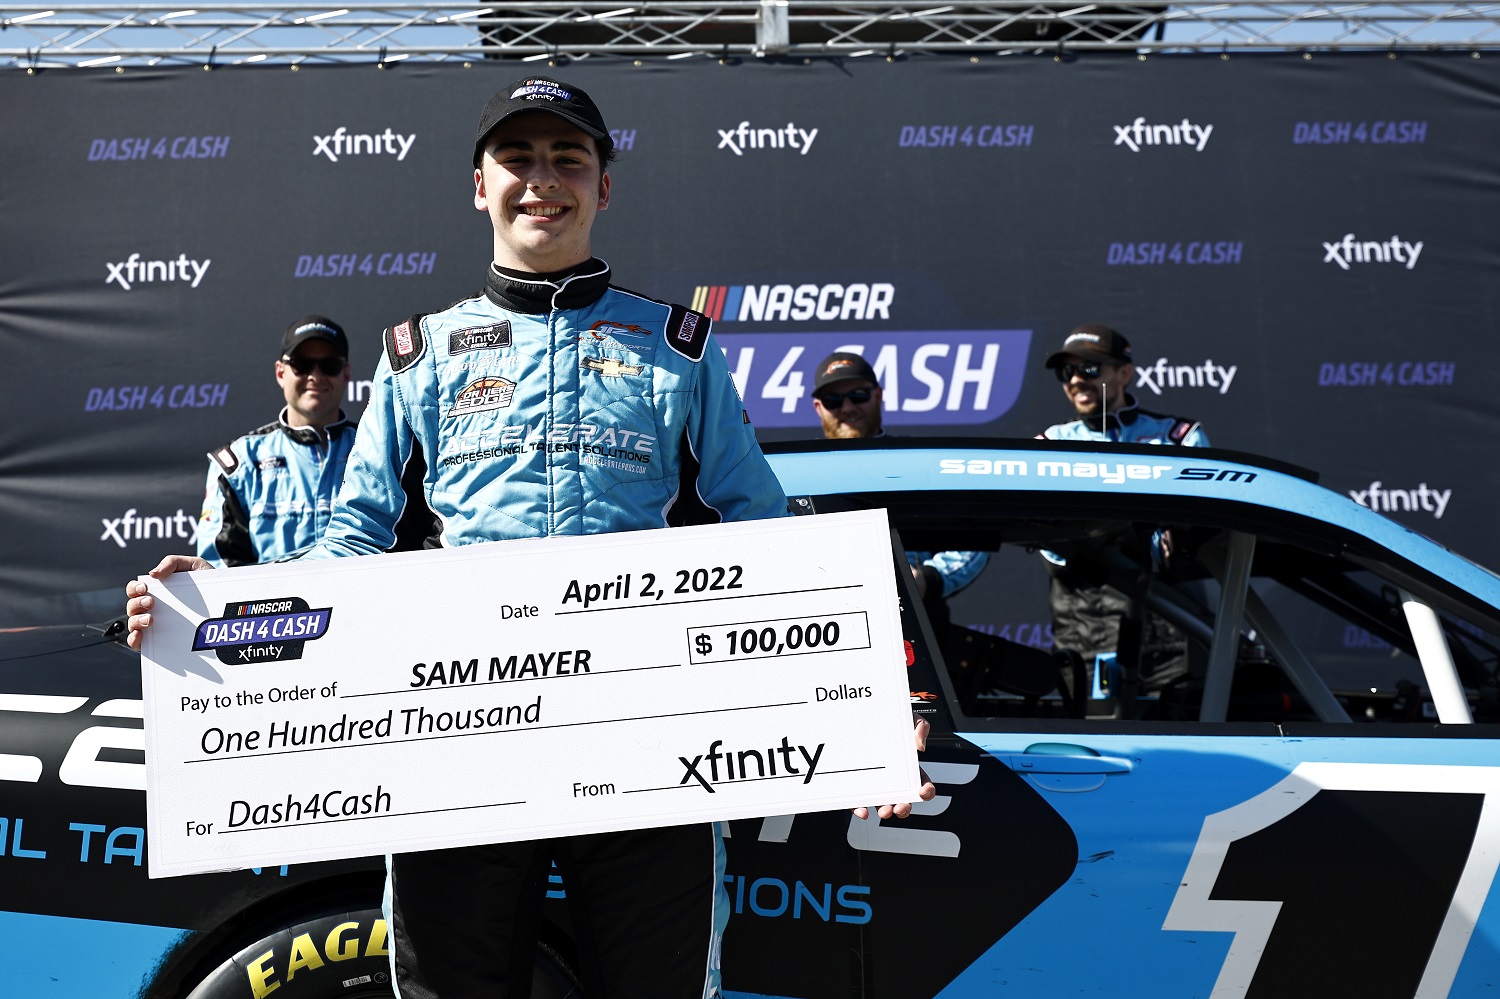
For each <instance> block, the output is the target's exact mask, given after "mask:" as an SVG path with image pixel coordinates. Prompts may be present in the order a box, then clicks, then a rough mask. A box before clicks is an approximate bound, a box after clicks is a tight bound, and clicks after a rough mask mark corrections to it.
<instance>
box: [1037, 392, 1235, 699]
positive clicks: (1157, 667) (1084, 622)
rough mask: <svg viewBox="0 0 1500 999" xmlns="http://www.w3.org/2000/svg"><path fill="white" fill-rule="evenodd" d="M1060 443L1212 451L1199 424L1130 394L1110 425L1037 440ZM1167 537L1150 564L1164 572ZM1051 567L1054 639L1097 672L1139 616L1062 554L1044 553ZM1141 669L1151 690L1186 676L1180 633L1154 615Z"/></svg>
mask: <svg viewBox="0 0 1500 999" xmlns="http://www.w3.org/2000/svg"><path fill="white" fill-rule="evenodd" d="M1037 436H1038V437H1044V438H1046V439H1048V440H1055V441H1109V442H1111V443H1116V444H1165V445H1182V446H1183V447H1208V446H1209V444H1208V435H1207V434H1206V433H1204V432H1203V428H1202V427H1201V426H1199V424H1198V421H1196V420H1187V419H1182V418H1180V417H1176V416H1168V415H1165V414H1163V413H1153V412H1150V411H1149V410H1144V409H1141V408H1140V407H1139V406H1138V405H1137V404H1136V400H1135V397H1134V396H1132V395H1130V394H1129V393H1126V395H1125V405H1124V406H1123V407H1121V408H1120V409H1119V410H1118V411H1116V412H1113V413H1110V414H1109V416H1108V418H1107V419H1104V420H1100V419H1097V418H1096V419H1093V420H1087V419H1085V420H1074V421H1073V422H1072V423H1059V424H1057V425H1056V426H1051V427H1048V428H1047V429H1046V430H1044V431H1042V432H1041V433H1040V434H1037ZM1163 540H1164V537H1163V532H1162V531H1161V530H1157V531H1155V532H1153V534H1152V536H1151V542H1150V548H1151V551H1150V553H1149V558H1150V561H1151V564H1152V565H1154V566H1156V567H1158V568H1159V567H1160V564H1161V562H1162V561H1163V559H1162V553H1163V551H1164V550H1165V549H1164V544H1163ZM1042 556H1043V557H1044V558H1045V559H1046V560H1047V561H1048V562H1050V563H1051V569H1050V571H1051V574H1052V579H1051V604H1052V639H1053V643H1054V644H1055V646H1056V647H1057V648H1060V649H1072V650H1073V651H1075V652H1078V653H1079V654H1080V655H1081V656H1082V657H1083V659H1084V663H1085V665H1086V667H1087V668H1088V669H1089V670H1090V673H1091V675H1092V670H1093V666H1094V657H1095V656H1098V655H1100V654H1103V653H1109V652H1115V651H1116V650H1117V647H1118V645H1119V636H1120V621H1121V620H1122V619H1123V618H1126V617H1130V616H1132V614H1137V615H1138V611H1136V610H1135V609H1134V607H1133V605H1132V602H1131V600H1130V598H1129V597H1128V596H1126V595H1125V594H1123V593H1121V592H1120V591H1119V590H1116V589H1115V588H1114V587H1112V586H1108V585H1106V584H1105V583H1103V582H1102V581H1100V580H1099V579H1096V578H1089V577H1088V576H1086V575H1084V574H1081V573H1080V572H1079V571H1078V567H1077V566H1076V565H1075V566H1074V567H1073V568H1071V569H1070V568H1069V566H1068V560H1067V558H1066V557H1064V556H1063V555H1061V554H1058V553H1057V552H1051V551H1046V550H1045V549H1044V550H1043V551H1042ZM1143 630H1144V635H1143V638H1142V643H1141V644H1142V653H1141V663H1140V665H1141V669H1142V673H1143V676H1144V677H1145V680H1146V683H1147V685H1148V686H1161V685H1163V684H1165V683H1168V682H1171V681H1172V680H1174V679H1177V678H1179V677H1181V676H1183V675H1185V673H1186V670H1187V662H1186V657H1185V654H1183V653H1182V648H1183V639H1182V636H1181V634H1180V633H1179V632H1177V631H1176V630H1175V629H1173V628H1172V627H1171V626H1170V625H1168V624H1166V622H1164V621H1162V620H1160V619H1159V618H1156V617H1155V616H1154V615H1146V616H1145V621H1144V625H1143Z"/></svg>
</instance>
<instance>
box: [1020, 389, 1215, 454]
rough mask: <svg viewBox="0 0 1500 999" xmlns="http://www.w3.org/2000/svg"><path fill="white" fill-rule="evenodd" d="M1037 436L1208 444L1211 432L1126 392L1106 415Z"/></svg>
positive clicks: (1137, 442)
mask: <svg viewBox="0 0 1500 999" xmlns="http://www.w3.org/2000/svg"><path fill="white" fill-rule="evenodd" d="M1037 436H1038V437H1045V438H1046V439H1047V440H1051V441H1109V442H1111V443H1114V444H1181V445H1182V446H1183V447H1208V446H1209V445H1208V435H1207V434H1205V433H1204V432H1203V428H1202V427H1201V426H1199V425H1198V421H1197V420H1184V419H1181V418H1179V417H1176V416H1167V415H1165V414H1163V413H1153V412H1151V411H1150V410H1145V409H1141V408H1140V406H1138V405H1137V404H1136V401H1135V396H1133V395H1131V394H1130V393H1128V392H1127V393H1125V405H1124V406H1122V407H1121V408H1120V409H1119V411H1117V412H1114V413H1110V414H1109V416H1108V417H1106V418H1104V419H1102V420H1101V419H1097V418H1095V419H1084V420H1074V421H1073V422H1072V423H1059V424H1057V425H1055V426H1051V427H1048V428H1047V429H1046V430H1043V431H1042V432H1041V433H1039V434H1037Z"/></svg>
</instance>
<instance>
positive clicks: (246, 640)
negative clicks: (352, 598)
mask: <svg viewBox="0 0 1500 999" xmlns="http://www.w3.org/2000/svg"><path fill="white" fill-rule="evenodd" d="M332 616H333V608H332V607H318V608H313V607H309V606H308V604H307V601H306V600H303V599H302V598H301V597H274V598H272V599H270V600H256V601H251V602H247V603H230V604H225V605H224V616H223V617H215V618H209V619H208V620H207V621H204V622H202V623H201V624H199V625H198V630H197V631H195V632H194V633H193V651H194V652H213V653H214V654H215V655H216V656H218V658H219V662H221V663H225V664H227V665H234V664H236V663H252V662H283V661H285V660H289V659H301V658H302V648H303V646H304V644H305V643H307V642H311V641H315V640H316V639H319V638H322V637H323V636H324V635H326V634H328V621H329V619H330V618H331V617H332Z"/></svg>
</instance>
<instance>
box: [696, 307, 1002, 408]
mask: <svg viewBox="0 0 1500 999" xmlns="http://www.w3.org/2000/svg"><path fill="white" fill-rule="evenodd" d="M1031 335H1032V333H1031V330H920V331H915V332H896V331H884V330H882V331H880V332H859V333H801V332H798V333H734V334H726V335H722V336H719V337H718V340H719V345H720V346H721V347H722V348H723V350H724V355H725V357H727V358H728V360H729V370H730V372H731V373H732V374H733V376H734V384H735V387H736V388H737V389H738V390H739V393H740V398H741V399H743V400H744V402H745V407H746V409H747V410H748V411H749V414H750V419H751V421H752V422H754V423H755V425H756V426H759V427H816V426H817V425H818V417H817V414H816V413H815V412H814V411H813V407H812V399H811V398H810V396H811V393H812V384H813V369H814V368H815V367H816V366H817V364H818V362H819V361H821V360H822V359H823V358H825V357H827V356H828V355H829V354H831V353H833V352H834V351H850V352H853V353H856V354H861V355H863V356H864V357H865V359H866V360H868V361H869V362H870V365H871V367H873V368H874V369H875V376H876V378H878V379H879V380H880V384H881V387H882V390H883V405H884V410H885V418H884V419H885V423H886V424H887V425H889V426H901V425H913V424H931V423H944V424H972V423H989V422H991V421H993V420H997V419H999V418H1000V417H1001V416H1004V415H1005V414H1006V413H1007V412H1009V411H1010V409H1011V407H1012V406H1014V405H1015V404H1016V400H1017V399H1018V398H1019V397H1020V394H1021V383H1022V380H1023V379H1024V377H1025V376H1026V359H1027V353H1028V351H1029V350H1030V348H1031Z"/></svg>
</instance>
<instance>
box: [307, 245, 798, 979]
mask: <svg viewBox="0 0 1500 999" xmlns="http://www.w3.org/2000/svg"><path fill="white" fill-rule="evenodd" d="M709 327H710V322H709V320H708V319H707V318H706V317H704V316H702V315H700V314H698V313H695V312H690V311H688V310H686V309H684V308H682V307H681V306H676V305H665V304H662V303H660V302H655V301H652V300H650V299H647V298H643V297H641V296H640V295H636V294H633V293H631V292H627V291H622V290H620V289H617V288H613V287H610V286H609V267H608V265H606V264H605V263H604V262H603V261H600V260H597V259H595V260H590V261H588V262H587V263H586V264H584V265H582V266H581V267H578V268H574V269H573V270H572V271H570V272H565V273H563V274H560V275H552V276H542V275H523V274H519V273H516V272H503V273H502V272H501V271H499V270H498V269H497V268H495V267H493V266H492V267H491V268H490V270H489V273H488V277H487V280H486V283H485V289H484V294H483V295H481V296H478V297H475V298H471V299H468V300H466V301H463V302H459V303H458V304H457V305H454V306H452V307H450V308H449V309H447V310H446V311H443V312H439V313H435V314H432V315H427V316H413V317H412V318H411V319H408V320H407V321H406V322H404V323H401V324H400V325H398V326H395V327H393V328H392V329H388V330H386V331H385V345H384V346H385V349H384V355H383V356H382V358H381V360H380V363H379V366H378V367H377V369H376V372H375V381H374V387H373V395H372V398H371V401H370V404H369V407H368V408H367V409H366V411H365V414H364V416H363V418H362V421H361V427H360V433H359V439H358V441H357V442H356V444H355V447H354V452H353V454H352V455H351V457H350V459H349V470H348V474H347V476H346V478H345V481H344V488H343V490H342V491H341V492H340V494H339V497H338V503H337V504H336V507H335V510H334V515H333V522H332V525H331V526H330V528H329V530H328V532H327V533H326V534H325V536H324V538H323V540H322V542H321V543H320V544H319V545H317V546H316V547H315V548H313V549H312V550H311V551H310V552H309V553H308V555H307V557H308V558H327V557H333V556H341V555H358V554H364V553H369V552H381V551H386V550H389V549H391V548H393V547H413V544H412V533H413V532H415V533H417V534H421V535H423V539H422V540H423V543H425V544H426V545H428V546H439V545H441V546H450V545H464V544H471V543H475V542H481V541H493V540H498V539H509V538H537V537H547V536H552V535H579V534H604V533H609V532H613V531H636V530H644V529H648V528H659V527H667V526H676V525H680V524H692V523H712V522H716V521H742V520H758V519H763V518H770V517H781V516H787V515H788V509H787V500H786V496H785V495H784V494H783V492H782V489H781V485H780V484H779V483H778V482H777V481H776V477H775V475H774V474H773V473H772V472H771V468H770V466H769V465H768V464H767V462H766V460H765V457H764V456H763V455H762V454H761V451H760V447H759V445H758V444H757V443H756V439H755V431H754V428H752V427H751V425H750V420H749V417H748V415H747V414H746V412H745V409H744V406H743V404H742V403H741V402H740V399H739V395H738V394H737V392H736V391H735V387H734V383H733V381H732V380H731V378H730V375H729V367H728V364H727V362H726V361H725V359H724V355H723V352H722V351H721V350H720V349H719V347H718V344H717V342H716V341H715V340H714V339H712V338H711V337H710V336H709ZM436 624H437V625H438V626H439V627H440V626H441V623H440V622H436ZM553 862H556V863H557V865H558V866H559V867H560V868H561V870H562V875H563V879H564V884H565V886H566V890H567V892H568V898H569V905H570V920H571V921H572V924H573V926H574V927H575V929H577V930H578V932H579V933H580V934H581V935H586V936H587V937H588V938H589V940H590V943H589V945H588V946H581V947H580V960H581V961H583V973H584V976H585V983H588V982H589V981H590V980H593V981H600V980H601V979H607V980H609V983H610V984H609V985H608V986H607V988H608V989H615V988H618V989H620V990H621V991H620V993H619V994H622V995H623V994H631V995H634V994H637V992H635V991H631V990H632V989H638V990H640V992H639V994H648V993H649V994H652V995H662V996H694V997H698V996H716V995H718V991H719V970H718V969H719V946H720V945H719V941H720V939H721V936H722V933H723V930H724V927H725V925H726V923H727V922H728V917H729V909H728V897H727V895H726V894H725V892H724V888H723V871H724V849H723V844H722V842H721V841H720V839H719V837H718V830H717V826H713V825H687V826H675V827H668V828H665V829H652V830H637V831H633V832H628V833H610V834H603V835H600V836H589V837H568V838H565V839H562V840H556V841H548V842H542V843H515V844H500V845H494V846H482V847H470V848H463V849H457V850H439V851H431V852H426V853H415V854H398V855H395V856H393V857H391V858H390V862H389V879H388V882H387V887H388V892H387V903H388V913H387V914H388V918H389V920H390V924H391V927H392V941H393V945H392V948H391V954H392V965H393V969H394V973H395V976H396V980H397V984H398V986H399V994H400V995H402V996H405V997H412V999H426V997H430V996H443V997H446V996H449V995H455V996H467V995H511V994H516V993H520V992H523V991H525V990H526V989H529V985H530V981H531V957H530V955H531V953H532V946H533V944H532V943H531V942H530V941H531V940H532V938H534V936H535V933H534V926H535V920H536V918H537V917H536V908H535V907H536V906H537V905H539V904H540V894H541V891H542V889H543V888H545V885H546V880H547V874H548V872H549V870H550V864H551V863H553ZM460 899H462V900H463V901H462V902H461V903H460V902H459V900H460ZM456 906H458V907H459V908H455V907H456ZM456 927H457V928H456ZM599 954H604V955H606V956H607V957H606V959H605V960H607V961H608V962H612V963H610V964H609V966H608V967H604V966H602V965H601V966H599V967H598V968H597V969H595V968H594V966H593V965H590V964H589V962H590V961H591V960H598V955H599ZM476 955H485V956H486V957H485V960H482V961H481V960H479V959H478V958H477V957H476ZM490 956H495V957H497V958H498V959H493V960H492V959H490ZM591 974H592V975H593V976H594V977H593V978H592V979H590V977H589V976H590V975H591ZM507 983H509V985H507ZM601 987H603V986H601ZM507 989H510V990H512V991H507ZM611 994H613V993H611Z"/></svg>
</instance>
